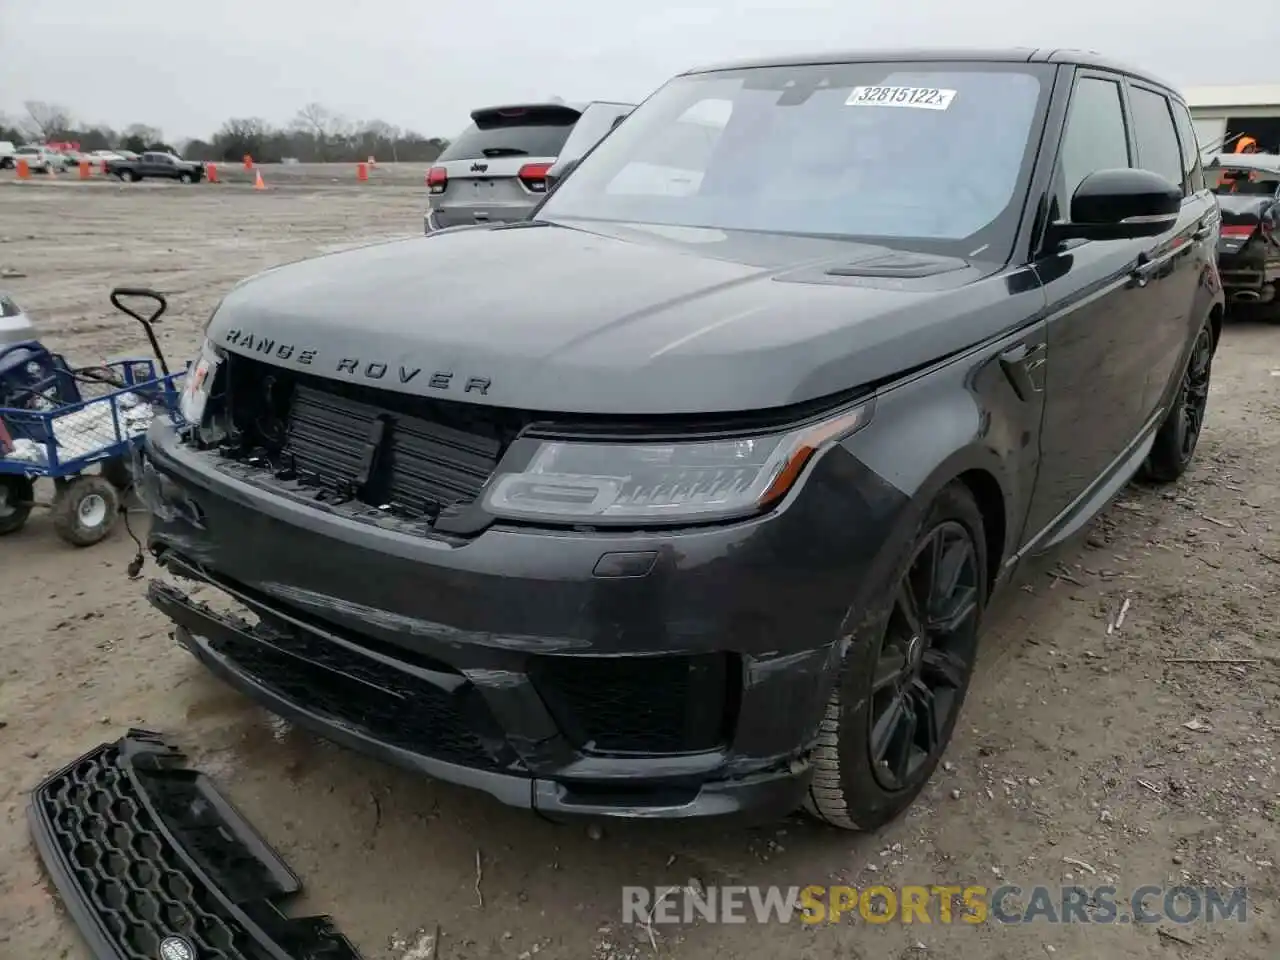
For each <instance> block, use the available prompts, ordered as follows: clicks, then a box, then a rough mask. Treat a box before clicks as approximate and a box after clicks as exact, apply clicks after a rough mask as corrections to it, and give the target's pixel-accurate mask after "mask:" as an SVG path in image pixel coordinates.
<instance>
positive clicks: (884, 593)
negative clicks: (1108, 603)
mask: <svg viewBox="0 0 1280 960" xmlns="http://www.w3.org/2000/svg"><path fill="white" fill-rule="evenodd" d="M984 529H985V523H984V517H983V514H982V511H981V510H979V509H978V505H977V503H976V501H975V500H974V497H973V493H972V491H971V490H970V489H969V488H968V486H966V485H965V484H964V483H962V482H959V481H955V482H953V483H951V484H949V485H947V486H946V487H945V488H943V489H942V490H941V491H940V492H939V493H938V494H937V495H936V496H935V497H934V499H933V502H932V503H930V504H928V505H927V506H926V507H925V508H924V509H923V511H922V514H921V515H920V517H919V520H918V522H917V525H916V526H915V530H914V531H913V532H912V533H911V534H910V535H909V536H906V537H904V538H903V541H900V542H901V546H900V547H899V548H898V552H897V558H898V559H897V560H896V561H895V562H894V563H893V564H892V566H891V568H890V572H889V574H888V575H887V576H886V577H885V578H884V580H883V581H881V582H880V583H878V584H867V585H865V586H864V587H863V588H862V589H861V590H859V592H858V595H857V598H856V599H855V600H854V602H853V605H852V606H851V608H850V610H849V614H848V617H847V619H846V621H845V624H846V625H845V626H844V627H842V629H841V635H842V637H843V638H844V642H845V644H846V646H845V649H844V651H843V656H842V659H841V663H840V666H839V670H838V673H837V674H836V676H835V678H834V683H833V686H832V690H831V693H830V695H829V697H828V699H827V702H826V704H825V708H824V713H823V715H822V717H821V718H820V720H819V723H818V734H817V740H816V743H815V746H814V749H813V753H812V761H811V762H812V767H813V773H812V777H811V779H810V782H809V791H808V794H807V795H806V797H805V801H804V806H805V809H806V810H807V811H808V812H809V813H811V814H813V815H814V816H816V817H818V819H820V820H822V821H824V822H825V823H828V824H830V825H831V826H835V827H840V828H843V829H846V830H875V829H878V828H879V827H881V826H883V825H884V824H886V823H888V822H889V821H890V820H892V819H893V818H894V817H896V816H897V815H898V814H900V813H901V812H902V811H903V810H905V809H906V808H907V807H909V806H910V805H911V803H912V802H913V801H914V800H915V798H916V797H917V796H918V795H919V794H920V791H921V790H922V789H924V785H925V784H926V783H927V782H928V780H929V777H930V776H931V775H932V773H933V770H934V768H935V767H936V766H937V764H938V762H939V761H940V760H941V758H942V755H943V752H944V751H945V750H946V748H947V744H948V743H949V742H950V740H951V734H952V731H953V730H954V729H955V725H956V721H957V719H958V718H959V715H960V708H961V706H962V705H963V703H964V698H965V693H966V692H967V691H968V688H969V680H970V677H971V676H972V674H973V666H974V661H975V660H976V657H977V652H978V638H979V634H980V630H981V622H982V615H983V611H984V610H985V608H986V600H987V589H988V587H987V576H988V573H987V571H988V564H987V542H986V538H985V534H984Z"/></svg>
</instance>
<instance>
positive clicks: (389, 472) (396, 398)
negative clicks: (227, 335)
mask: <svg viewBox="0 0 1280 960" xmlns="http://www.w3.org/2000/svg"><path fill="white" fill-rule="evenodd" d="M220 386H221V388H222V389H221V391H220V393H219V396H218V399H219V401H220V403H221V406H222V416H223V417H224V424H225V427H226V439H225V440H224V441H223V442H222V443H221V445H220V452H221V453H222V455H223V456H225V457H228V458H231V459H233V460H235V461H236V462H238V463H241V464H247V465H250V466H254V467H258V468H260V469H261V470H262V471H263V472H264V473H270V474H271V475H273V476H274V478H275V479H276V480H278V481H281V482H287V483H290V484H293V485H294V488H295V490H296V491H302V492H306V493H307V494H308V495H310V496H311V497H313V498H314V499H315V500H317V501H318V502H322V503H328V504H334V505H337V504H342V503H347V502H351V501H357V502H359V503H363V504H365V505H367V506H370V507H375V508H377V509H378V510H380V511H382V512H383V513H385V514H387V515H389V516H392V517H397V518H400V519H404V520H423V519H425V520H427V521H434V520H435V519H436V518H437V517H438V516H439V514H440V512H441V511H442V510H444V509H446V508H450V507H462V506H465V505H467V504H470V503H472V502H473V501H474V500H475V499H476V498H477V497H478V496H479V494H480V491H481V490H482V489H483V487H484V485H485V483H486V482H487V481H488V479H489V477H490V475H491V474H492V473H493V471H494V469H495V468H496V467H497V465H498V461H499V459H500V458H501V456H502V453H503V451H504V450H505V449H506V447H507V446H508V444H510V442H511V441H512V440H513V439H514V438H515V436H516V435H517V434H518V433H519V431H520V430H521V428H522V427H523V426H524V425H525V422H526V421H525V418H524V417H522V416H521V415H520V414H518V413H515V412H513V411H510V410H505V409H501V408H494V407H483V406H479V405H475V404H464V403H456V402H449V401H441V400H435V399H429V398H424V397H414V396H409V395H405V394H399V393H395V392H393V391H386V390H378V389H375V388H370V387H366V386H363V385H361V384H350V383H344V382H342V381H337V380H327V379H325V378H322V377H316V376H312V375H309V374H304V373H298V372H295V371H292V370H287V369H284V368H281V367H274V366H271V365H270V364H267V363H263V362H262V361H260V360H255V359H253V358H251V357H244V356H241V355H238V354H228V356H227V359H226V368H225V374H223V376H222V377H220Z"/></svg>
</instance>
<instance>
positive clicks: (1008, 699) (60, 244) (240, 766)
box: [0, 166, 1280, 960]
mask: <svg viewBox="0 0 1280 960" xmlns="http://www.w3.org/2000/svg"><path fill="white" fill-rule="evenodd" d="M285 171H286V168H284V167H279V168H274V169H272V170H268V172H267V180H268V182H269V183H270V184H271V185H272V187H273V189H268V190H267V191H264V192H255V191H253V190H252V189H248V188H246V187H245V186H243V185H241V186H237V185H234V184H229V185H227V186H225V187H221V188H218V187H212V186H207V185H206V186H200V187H186V188H183V187H179V186H176V185H175V186H169V185H155V186H151V185H145V184H144V185H143V186H142V187H141V188H138V187H124V186H118V185H114V184H106V183H97V182H91V183H89V184H80V183H78V182H75V181H67V180H63V181H59V182H58V183H57V184H49V183H46V182H39V183H31V184H23V185H16V184H10V183H7V182H4V181H0V286H4V287H7V288H9V289H10V290H11V291H12V292H13V293H14V294H15V295H16V296H17V298H18V299H19V302H20V303H22V304H23V305H24V306H25V307H26V308H27V309H28V310H29V311H30V312H32V313H33V314H34V315H35V317H36V318H37V320H38V321H39V322H40V324H41V326H42V333H43V335H44V337H45V339H46V340H47V342H48V343H49V344H50V345H52V346H55V347H58V348H61V349H63V350H65V351H67V352H68V353H69V354H71V355H72V356H73V357H74V358H75V359H77V360H79V361H82V362H86V363H87V362H89V361H91V360H93V359H94V358H96V357H105V356H109V355H113V354H119V353H122V352H145V351H143V350H142V348H141V344H142V343H143V341H142V340H141V335H140V331H139V330H138V329H137V328H136V327H135V326H133V325H131V323H130V322H129V321H128V320H126V319H123V318H121V317H119V316H117V315H115V314H114V313H113V312H112V311H111V308H110V306H109V305H108V303H107V292H108V290H109V289H110V287H111V286H113V285H115V284H125V283H128V284H137V283H144V284H149V285H152V286H155V287H158V288H160V289H162V290H164V291H165V292H167V293H169V294H170V295H171V297H172V311H173V315H172V317H171V318H170V319H169V322H168V323H167V324H166V325H165V327H164V344H165V346H166V347H167V348H168V349H169V350H170V351H171V352H172V354H173V355H174V356H175V357H185V356H187V355H189V354H190V352H191V351H192V349H193V347H194V345H195V343H196V336H197V331H198V328H199V325H200V323H201V322H202V321H203V320H204V319H205V318H206V317H207V316H208V315H209V312H210V311H211V309H212V308H213V306H214V304H215V303H216V302H217V300H218V298H219V296H220V295H221V294H222V293H223V292H224V291H225V290H226V289H227V288H228V287H229V286H230V285H231V284H232V283H233V282H234V281H236V280H238V279H239V278H241V277H243V276H245V275H246V274H249V273H252V272H254V271H257V270H259V269H261V268H264V267H267V266H269V265H272V264H276V263H280V262H282V261H287V260H290V259H295V258H298V257H301V256H304V255H307V254H311V253H314V252H317V251H321V250H327V249H332V248H334V247H337V246H341V245H344V244H348V243H353V242H357V241H359V240H360V239H363V238H372V237H383V236H393V235H397V234H406V235H407V234H415V233H417V232H418V231H419V229H420V223H421V212H422V201H423V198H422V195H421V191H420V190H419V189H415V188H414V187H413V186H412V185H413V184H416V183H419V182H420V178H421V169H416V170H409V169H408V168H404V169H402V170H400V171H388V170H387V168H386V167H385V166H382V167H380V168H379V173H378V174H377V175H376V176H375V181H374V186H376V187H377V189H366V188H364V187H360V186H357V185H356V183H355V178H354V171H353V170H347V169H346V168H345V167H341V168H311V169H303V170H299V171H294V172H293V179H291V180H287V184H288V186H285V185H284V184H285V183H286V178H287V177H289V176H290V174H289V173H288V172H285ZM397 178H399V179H398V181H397ZM347 179H349V180H350V183H343V182H342V181H343V180H347ZM334 180H337V181H338V183H337V184H336V185H335V184H333V182H332V181H334ZM1210 406H1211V409H1210V414H1209V421H1208V425H1207V428H1206V432H1205V434H1204V436H1203V439H1202V441H1201V449H1200V456H1199V458H1198V461H1197V463H1196V466H1195V467H1194V469H1193V470H1192V471H1191V472H1190V474H1189V475H1188V476H1187V477H1185V478H1184V479H1183V481H1182V482H1181V483H1179V484H1178V485H1177V486H1176V488H1174V489H1170V490H1153V489H1148V488H1142V487H1134V488H1131V489H1130V490H1128V491H1126V493H1125V494H1124V495H1123V496H1122V497H1121V498H1120V500H1119V501H1118V502H1116V503H1115V504H1113V505H1112V507H1111V508H1110V509H1109V510H1108V511H1107V513H1106V514H1105V515H1104V516H1103V517H1101V518H1100V519H1099V520H1098V521H1097V522H1095V523H1094V524H1093V525H1092V527H1091V528H1090V530H1089V531H1088V534H1087V539H1085V540H1082V541H1081V542H1079V543H1077V544H1075V545H1073V546H1071V547H1069V548H1067V549H1064V550H1062V551H1059V552H1058V553H1057V554H1055V555H1053V556H1050V557H1047V558H1045V559H1044V560H1043V561H1042V562H1041V563H1039V564H1038V565H1037V569H1035V570H1033V571H1031V572H1029V573H1028V574H1027V575H1026V577H1025V578H1024V579H1023V581H1022V582H1021V584H1020V585H1019V586H1018V587H1017V588H1015V589H1013V590H1011V591H1010V593H1009V594H1007V600H1006V602H1004V603H1002V604H1000V605H999V606H998V608H997V609H995V610H994V611H993V612H992V615H991V619H990V622H989V625H988V631H987V635H986V638H985V647H984V654H983V660H984V662H983V663H982V664H981V665H980V668H979V675H978V676H977V677H976V679H975V681H974V687H973V690H972V692H971V694H970V697H969V700H968V703H967V705H966V707H965V712H964V716H963V717H962V720H961V724H960V728H959V730H958V732H957V737H956V741H955V742H954V744H953V746H952V749H951V751H950V754H949V756H948V762H947V765H946V766H945V768H943V769H941V770H940V771H939V773H938V775H937V776H936V778H935V780H934V782H933V783H932V784H931V785H930V786H929V788H928V789H927V791H926V792H925V794H924V796H923V797H922V799H921V800H920V802H919V803H918V804H917V805H916V806H915V807H914V808H913V809H912V810H911V811H910V812H909V814H908V815H907V816H906V817H904V818H903V819H902V820H901V821H899V822H897V823H896V824H893V825H892V826H890V827H889V828H888V829H886V830H884V831H882V832H881V833H880V834H879V835H876V836H855V835H846V834H840V833H835V832H831V831H828V830H825V829H822V828H819V827H817V826H815V825H813V824H810V823H808V822H806V821H804V820H802V819H799V818H797V819H794V820H792V821H788V822H786V823H783V824H778V825H776V826H773V827H769V828H753V829H745V828H742V827H734V826H731V825H714V826H708V825H697V826H691V825H679V824H675V825H647V824H639V825H619V826H609V827H606V828H605V829H604V830H603V831H600V830H598V829H595V828H590V829H588V828H587V827H586V826H583V825H571V826H554V825H551V824H547V823H544V822H542V821H540V820H538V819H537V818H535V817H534V816H533V815H531V814H528V813H521V812H517V811H512V810H507V809H504V808H500V807H498V806H497V805H496V804H495V803H492V802H490V801H489V800H488V799H487V798H484V797H483V796H479V795H476V794H472V793H469V792H466V791H463V790H460V789H456V788H453V787H449V786H446V785H442V784H438V783H433V782H429V781H427V780H425V779H421V778H415V777H413V776H410V775H407V774H403V773H400V772H399V771H396V770H392V769H389V768H387V767H384V766H382V765H379V764H377V763H375V762H372V761H370V760H366V759H364V758H362V757H359V756H356V755H354V754H352V753H349V752H347V751H344V750H342V749H339V748H336V747H333V746H331V745H329V744H327V743H324V742H321V741H318V740H316V739H314V738H312V737H310V736H308V735H305V734H303V733H301V732H299V731H297V730H294V729H292V728H290V727H289V726H288V725H287V724H284V723H283V722H281V721H279V720H277V719H274V718H272V717H271V716H269V715H267V714H266V713H264V712H262V711H260V710H258V709H257V708H255V707H253V706H252V705H250V704H249V703H248V702H247V701H246V700H244V699H243V698H242V697H240V696H239V695H237V694H235V693H233V692H231V691H229V690H228V689H226V688H224V687H223V686H221V685H220V684H219V683H218V682H217V681H215V680H213V679H212V678H211V677H209V676H207V675H206V674H205V672H204V671H203V670H202V669H200V668H199V667H198V666H197V665H196V664H195V663H194V662H193V661H192V660H191V659H190V658H189V657H188V656H187V655H186V654H185V653H182V652H181V651H179V650H178V649H177V648H176V647H175V646H174V645H173V644H172V642H171V641H170V640H169V638H168V636H167V631H166V629H165V624H164V622H163V621H162V619H161V618H160V617H158V616H157V615H156V614H154V613H153V612H152V611H151V609H150V608H149V607H148V605H147V604H146V603H145V601H144V599H143V596H142V594H143V585H142V584H141V583H133V582H130V581H128V580H127V578H126V575H125V567H126V565H127V564H128V562H129V560H130V559H131V557H132V556H133V545H132V543H131V542H130V541H129V539H128V537H127V536H126V535H125V533H124V531H123V530H118V531H117V532H116V534H114V535H113V536H112V538H111V539H110V540H108V541H107V542H104V543H102V544H99V545H98V546H96V547H94V548H91V549H88V550H74V549H72V548H70V547H67V546H65V545H63V544H62V543H61V542H60V541H59V540H57V539H56V538H55V536H54V534H53V530H52V527H51V523H50V520H49V517H48V514H47V513H46V512H42V511H37V513H36V514H34V515H33V517H32V520H31V522H30V523H29V524H28V526H27V528H26V529H25V530H24V531H23V532H22V533H20V534H18V535H16V536H13V537H9V538H6V539H5V540H4V541H2V542H0V768H3V769H4V770H6V771H8V773H7V775H6V777H5V778H4V780H3V783H2V784H0V810H2V811H3V818H2V819H0V864H3V869H2V870H0V955H3V956H11V957H15V958H17V957H79V956H84V955H85V953H84V950H83V947H82V946H81V945H80V944H79V943H78V941H77V938H76V935H75V933H74V930H73V928H72V927H71V925H70V923H69V921H68V920H66V919H65V917H64V916H62V915H61V913H60V910H59V909H58V907H57V906H56V905H55V901H54V899H53V898H52V897H51V896H50V894H49V892H48V889H47V887H46V886H45V884H44V881H43V880H42V876H41V871H40V869H39V866H38V863H37V860H36V857H35V853H34V850H33V848H32V847H31V846H30V843H29V840H28V835H27V829H26V825H25V822H24V816H23V809H24V806H25V803H26V796H25V794H26V791H27V790H29V789H30V787H31V786H32V785H34V784H35V783H36V782H38V781H39V780H40V778H41V777H43V776H44V775H46V774H47V773H49V772H51V771H52V770H54V769H56V768H58V767H60V766H61V765H63V764H64V763H66V762H67V761H68V760H70V759H72V758H74V757H76V756H78V755H79V754H80V753H82V752H84V751H86V750H88V749H90V748H91V747H93V746H95V745H96V744H97V743H99V742H101V741H103V740H108V739H114V738H115V737H117V736H119V735H121V734H122V733H123V731H124V730H125V729H126V728H127V727H128V726H131V725H138V726H145V727H148V728H151V729H157V730H161V731H164V732H165V733H167V734H168V735H170V736H171V737H172V738H173V739H174V740H175V741H177V742H178V743H179V744H180V745H182V746H183V747H185V748H186V749H187V750H188V751H189V752H190V754H191V755H192V757H193V760H194V762H195V763H196V764H197V765H198V766H200V767H201V768H202V769H204V770H205V771H206V772H208V773H209V774H210V775H211V776H213V777H214V778H215V779H216V780H217V782H218V783H219V784H220V785H221V786H222V787H223V788H224V789H225V791H226V792H227V793H228V795H229V796H230V797H231V798H232V799H233V801H234V802H236V803H237V805H239V806H240V808H241V809H242V810H243V811H244V812H245V814H246V815H247V816H248V817H249V819H250V820H251V821H252V822H253V823H254V824H255V825H256V826H258V827H259V828H260V829H261V831H262V832H263V834H264V835H265V836H266V837H267V838H268V839H269V840H270V841H271V842H272V843H273V844H275V845H276V846H277V848H278V849H279V850H280V852H281V853H282V854H283V856H284V857H285V859H286V860H287V861H289V863H290V864H291V865H292V866H293V867H294V868H295V870H296V871H297V872H298V874H299V875H300V876H301V877H302V879H303V881H304V883H305V885H306V890H307V893H306V897H305V900H304V902H303V903H302V904H301V905H300V906H302V907H304V908H305V909H307V910H309V911H320V912H326V913H331V914H332V915H333V916H334V917H335V919H336V921H337V923H338V924H339V925H340V926H341V927H342V929H343V930H344V931H346V932H347V933H348V934H349V935H350V936H351V937H352V939H353V940H354V941H355V942H356V943H357V944H358V945H359V946H360V948H361V950H362V951H363V953H364V955H365V956H366V957H368V958H394V960H426V958H428V957H437V956H438V957H447V958H460V957H495V958H496V957H504V958H505V957H510V958H512V960H520V958H523V960H529V958H530V957H533V956H534V955H535V954H536V955H537V956H538V957H556V958H558V957H565V958H572V960H577V958H598V960H603V958H633V957H634V958H639V957H650V956H654V955H658V956H664V957H665V956H670V957H676V958H684V960H704V958H705V960H710V958H712V957H717V956H728V957H743V958H761V960H763V958H770V960H772V958H776V957H790V958H795V960H800V958H815V960H817V958H821V960H834V958H844V960H848V958H870V957H876V958H880V957H894V958H916V957H919V958H924V957H929V956H941V957H949V958H970V957H971V958H975V960H977V958H983V960H989V958H1019V960H1026V958H1034V957H1039V956H1042V955H1049V954H1052V955H1054V956H1056V957H1061V958H1075V957H1079V958H1090V960H1095V958H1130V957H1132V958H1138V957H1143V958H1146V957H1162V958H1163V957H1177V958H1182V957H1186V958H1197V960H1199V958H1207V960H1228V958H1229V960H1251V958H1258V960H1261V958H1274V957H1275V956H1277V954H1278V952H1280V924H1278V923H1277V911H1278V910H1280V906H1278V905H1277V903H1278V900H1280V898H1278V897H1277V888H1278V886H1280V882H1278V877H1280V874H1278V873H1277V866H1276V864H1277V863H1280V829H1278V826H1277V825H1278V823H1280V775H1277V769H1276V763H1277V749H1278V745H1277V734H1278V733H1280V695H1278V694H1280V690H1278V684H1277V680H1278V679H1280V643H1278V641H1280V626H1278V625H1277V618H1276V613H1277V610H1278V609H1280V535H1278V534H1277V530H1276V523H1277V519H1276V511H1277V506H1278V505H1280V491H1278V488H1277V486H1276V483H1275V477H1276V475H1277V473H1280V431H1278V429H1277V427H1278V424H1280V327H1267V326H1261V325H1257V326H1255V325H1246V324H1243V323H1237V324H1234V325H1231V326H1229V327H1228V329H1227V331H1226V334H1225V336H1224V340H1223V344H1222V347H1221V350H1220V352H1219V356H1218V360H1217V362H1216V365H1215V371H1214V384H1213V390H1212V394H1211V400H1210ZM1083 426H1084V425H1082V427H1083ZM1126 600H1127V601H1128V606H1127V608H1126V610H1125V616H1124V618H1123V622H1122V623H1120V624H1118V625H1115V626H1114V627H1113V628H1112V629H1108V626H1109V624H1112V623H1113V622H1114V620H1115V618H1116V615H1117V613H1118V611H1119V610H1120V608H1121V607H1122V605H1123V604H1124V603H1125V601H1126ZM477 863H479V864H480V870H479V872H477ZM691 881H692V882H694V883H695V884H701V885H703V886H712V885H725V884H730V883H761V884H781V885H784V886H789V885H792V884H798V885H802V886H803V885H805V884H811V883H813V884H835V883H852V884H855V885H858V886H865V885H867V884H870V883H885V884H905V883H923V884H957V885H972V884H979V885H987V886H992V887H994V886H998V885H1000V884H1001V883H1003V882H1007V883H1014V884H1019V885H1021V886H1024V887H1027V886H1030V885H1032V884H1035V883H1044V884H1050V885H1055V886H1056V885H1060V884H1070V883H1081V884H1083V885H1085V886H1093V885H1095V884H1101V883H1105V882H1114V884H1115V885H1116V886H1117V887H1119V888H1120V890H1121V892H1122V895H1123V894H1124V892H1126V891H1129V890H1132V889H1133V888H1136V887H1138V886H1140V885H1143V884H1156V885H1175V884H1182V883H1188V884H1213V885H1227V886H1235V885H1248V887H1249V904H1248V914H1247V921H1246V922H1245V923H1243V924H1240V923H1235V922H1219V923H1216V924H1212V925H1208V924H1191V925H1188V926H1175V925H1172V924H1169V923H1160V924H1153V925H1133V924H1114V925H1107V926H1100V925H1097V924H1080V923H1074V924H1069V925H1054V924H1047V923H1035V924H1024V925H1002V924H991V923H988V924H982V925H970V924H963V923H960V924H953V925H943V924H940V923H938V922H936V921H937V916H936V914H935V916H934V920H935V922H934V923H932V924H930V925H922V924H920V923H918V922H917V923H914V924H903V923H899V922H896V921H895V922H893V923H887V924H882V925H875V924H868V923H866V922H864V921H863V920H861V919H857V920H852V921H850V922H845V923H842V924H839V925H830V926H828V925H821V926H817V927H810V926H805V925H802V924H799V923H794V922H793V923H791V924H786V925H783V924H772V925H769V926H763V927H762V926H756V925H754V924H751V925H720V926H718V927H717V926H712V925H710V924H707V923H705V922H693V923H688V924H681V925H678V926H663V925H654V926H653V927H652V932H653V934H654V936H653V939H652V941H651V939H650V936H649V932H648V931H646V930H644V929H643V928H641V927H638V926H634V925H632V926H625V925H622V924H621V923H620V915H621V893H620V888H621V886H622V885H624V884H642V885H648V886H659V887H662V886H667V885H687V884H689V883H690V882H691ZM481 900H482V901H483V902H482V903H481ZM437 930H439V931H440V932H441V941H440V943H439V944H435V943H434V942H433V938H434V936H435V934H436V931H437ZM437 947H438V949H437Z"/></svg>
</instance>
